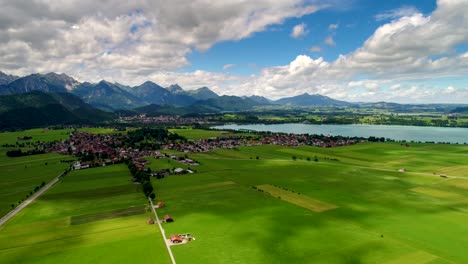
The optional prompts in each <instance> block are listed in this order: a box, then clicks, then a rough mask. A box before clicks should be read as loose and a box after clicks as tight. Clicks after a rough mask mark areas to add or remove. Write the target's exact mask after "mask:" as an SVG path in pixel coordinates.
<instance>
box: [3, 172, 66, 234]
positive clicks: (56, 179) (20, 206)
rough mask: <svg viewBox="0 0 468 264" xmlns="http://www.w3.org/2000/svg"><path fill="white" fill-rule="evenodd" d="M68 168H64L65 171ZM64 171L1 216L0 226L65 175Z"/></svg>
mask: <svg viewBox="0 0 468 264" xmlns="http://www.w3.org/2000/svg"><path fill="white" fill-rule="evenodd" d="M66 170H68V168H67V169H65V171H66ZM65 171H63V172H62V173H60V174H59V175H58V176H57V177H55V178H54V179H53V180H51V181H50V182H49V183H47V184H46V185H44V187H42V188H41V189H39V190H38V191H37V192H35V193H34V194H33V195H31V196H30V197H29V198H28V199H26V200H25V201H24V202H22V203H21V204H20V205H18V206H17V207H16V208H15V209H13V210H11V211H10V212H9V213H8V214H6V215H5V216H3V217H2V218H1V219H0V227H1V226H2V225H4V224H5V223H6V222H8V221H9V220H10V219H11V218H13V217H14V216H15V215H16V214H18V213H19V212H21V210H23V209H24V208H26V206H28V205H30V204H31V203H32V202H34V201H35V200H36V199H37V198H38V197H39V196H41V195H42V194H43V193H45V192H46V191H47V190H48V189H49V188H50V187H52V186H54V185H55V184H56V183H57V182H58V181H60V179H61V178H62V176H63V175H65Z"/></svg>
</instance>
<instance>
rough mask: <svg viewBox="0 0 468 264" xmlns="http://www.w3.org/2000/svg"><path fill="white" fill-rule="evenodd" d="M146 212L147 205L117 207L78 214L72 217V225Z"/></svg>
mask: <svg viewBox="0 0 468 264" xmlns="http://www.w3.org/2000/svg"><path fill="white" fill-rule="evenodd" d="M144 213H146V209H145V206H136V207H135V206H132V207H128V208H124V209H117V210H112V211H107V212H101V213H95V214H86V215H77V216H72V217H71V219H70V224H71V225H80V224H87V223H92V222H97V221H102V220H109V219H115V218H121V217H127V216H134V215H140V214H144Z"/></svg>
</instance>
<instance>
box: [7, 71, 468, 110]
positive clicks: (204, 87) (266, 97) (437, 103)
mask: <svg viewBox="0 0 468 264" xmlns="http://www.w3.org/2000/svg"><path fill="white" fill-rule="evenodd" d="M0 73H3V74H6V75H10V76H15V75H11V74H8V73H6V72H2V71H0ZM34 74H39V75H47V74H57V75H66V76H67V77H70V78H73V79H74V80H76V81H78V82H79V83H81V84H83V83H91V84H99V83H100V82H107V83H111V84H114V85H123V86H126V87H128V88H132V89H134V88H136V87H138V86H141V85H143V84H145V83H148V82H150V83H153V84H155V85H159V86H161V87H162V88H164V89H166V90H169V88H170V87H171V86H178V87H180V88H181V89H182V90H184V91H195V90H200V89H208V90H210V91H212V92H214V91H213V90H212V89H211V88H210V87H206V86H203V87H197V88H193V89H186V88H185V87H182V86H181V85H179V84H178V83H171V84H169V85H167V86H162V85H160V84H158V83H157V82H154V81H152V80H146V81H144V82H142V83H140V84H138V85H134V86H130V85H127V84H124V83H119V82H111V81H107V80H106V79H102V80H99V81H97V82H89V81H79V80H77V79H76V78H75V77H73V76H70V75H68V74H66V73H57V72H48V73H31V74H29V75H26V76H15V77H18V79H19V78H23V77H27V76H30V75H34ZM72 90H73V89H72ZM215 93H216V92H215ZM216 94H218V93H216ZM302 95H309V96H325V97H328V98H331V99H334V100H339V99H336V98H333V97H330V96H327V95H322V94H319V93H308V92H304V93H302V94H297V95H293V96H284V97H281V98H277V99H271V98H269V97H268V96H264V95H234V94H218V96H238V97H241V98H242V97H253V96H259V97H263V98H265V99H267V100H269V101H271V102H276V101H278V100H281V99H286V98H292V97H298V96H302ZM339 101H344V102H348V103H354V104H367V103H369V104H372V103H374V104H376V103H392V104H402V105H468V102H467V103H440V102H430V103H401V102H393V101H378V100H376V101H351V100H344V99H341V100H339Z"/></svg>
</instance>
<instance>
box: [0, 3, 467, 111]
mask: <svg viewBox="0 0 468 264" xmlns="http://www.w3.org/2000/svg"><path fill="white" fill-rule="evenodd" d="M0 6H1V7H2V8H1V9H0V71H2V72H5V73H8V74H14V75H18V76H25V75H28V74H31V73H48V72H57V73H66V74H68V75H70V76H72V77H74V78H76V79H77V80H79V81H90V82H98V81H100V80H103V79H105V80H107V81H111V82H119V83H122V84H126V85H139V84H141V83H143V82H145V81H146V80H151V81H153V82H155V83H158V84H160V85H162V86H169V85H170V84H174V83H178V84H179V85H181V86H182V87H184V88H185V89H196V88H199V87H203V86H207V87H209V88H211V89H212V90H214V91H215V92H217V93H218V94H229V95H238V96H242V95H260V96H265V97H267V98H270V99H278V98H282V97H289V96H295V95H300V94H303V93H310V94H322V95H326V96H330V97H332V98H335V99H340V100H347V101H353V102H369V101H373V102H375V101H389V102H399V103H468V0H437V1H435V0H412V1H410V0H392V1H377V0H328V1H324V0H256V1H249V0H232V1H220V0H219V1H214V0H211V1H210V0H133V1H127V0H101V1H95V0H29V1H23V0H0Z"/></svg>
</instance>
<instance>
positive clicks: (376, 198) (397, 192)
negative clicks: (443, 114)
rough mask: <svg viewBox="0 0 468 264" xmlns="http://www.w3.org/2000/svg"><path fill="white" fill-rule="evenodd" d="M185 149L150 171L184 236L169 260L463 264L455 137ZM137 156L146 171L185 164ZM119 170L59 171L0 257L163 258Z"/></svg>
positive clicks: (462, 195)
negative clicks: (165, 172)
mask: <svg viewBox="0 0 468 264" xmlns="http://www.w3.org/2000/svg"><path fill="white" fill-rule="evenodd" d="M172 132H177V133H178V134H182V135H184V136H185V137H187V138H189V139H198V138H203V137H212V136H216V135H218V136H219V135H220V134H216V133H219V132H217V131H214V133H212V131H203V130H196V129H193V130H172ZM167 152H168V153H171V154H176V155H180V156H184V155H186V153H177V152H176V151H174V150H171V151H167ZM47 155H52V154H47ZM39 156H42V155H39ZM188 156H189V157H190V158H191V159H194V160H196V161H197V162H198V163H199V164H200V165H199V166H193V167H192V169H194V170H195V171H196V173H194V174H185V175H170V176H166V177H165V178H163V179H160V180H157V179H155V178H153V179H152V184H153V186H154V189H155V193H156V196H157V198H156V200H162V201H164V203H165V205H166V206H165V207H162V208H159V209H157V211H158V214H159V216H160V217H161V216H163V215H166V214H169V215H170V216H172V218H173V219H174V220H175V221H174V222H173V223H164V224H163V227H164V229H165V234H166V236H170V235H171V234H182V233H190V234H191V235H192V236H193V237H195V238H196V240H195V241H192V242H189V243H188V244H185V245H178V246H173V247H171V249H172V252H173V253H174V256H175V259H176V261H177V263H179V264H181V263H182V264H183V263H431V264H443V263H467V262H468V252H467V251H466V250H465V249H466V245H467V244H468V240H467V238H466V236H465V235H464V234H467V233H468V194H467V191H468V159H467V158H468V147H467V146H463V145H441V144H439V145H438V144H416V143H415V144H410V145H408V144H400V143H361V144H357V145H352V146H346V147H337V148H318V147H309V146H301V147H284V146H272V145H263V146H255V147H238V148H235V149H231V150H227V149H217V150H214V151H211V152H207V153H197V154H188ZM59 157H60V156H59ZM62 157H63V156H62ZM16 159H19V158H16ZM147 160H148V161H149V162H150V164H149V165H147V167H150V168H151V170H152V171H157V170H161V169H173V168H175V167H182V168H187V166H186V165H184V164H181V163H179V162H176V161H175V160H172V159H167V158H163V159H156V158H153V157H150V158H147ZM39 165H40V164H39ZM39 165H38V166H39ZM43 165H44V164H42V165H41V166H43ZM49 165H50V163H49ZM402 168H404V171H405V172H399V171H398V170H400V169H402ZM440 174H445V175H447V177H446V178H445V177H440V176H439V175H440ZM130 178H131V175H130V174H129V172H128V169H127V167H126V166H125V165H112V166H106V167H99V168H92V169H86V170H81V171H73V172H71V173H70V174H69V175H67V176H66V177H65V178H64V179H63V180H61V181H60V182H59V183H58V184H56V185H55V186H54V187H52V188H51V189H50V190H49V191H47V192H46V193H45V194H44V195H42V196H41V197H40V198H39V199H38V200H37V201H36V202H34V203H33V204H32V205H30V206H28V207H27V208H25V209H24V210H23V211H22V212H20V213H19V214H18V215H17V216H16V217H15V218H13V219H12V220H11V221H10V222H8V223H7V224H6V225H5V226H3V227H0V263H39V262H40V263H59V262H65V263H89V262H96V263H115V262H122V263H128V262H132V263H170V261H169V256H168V254H167V251H166V249H165V245H164V242H163V240H162V236H161V234H160V231H159V229H158V228H157V227H156V226H154V225H147V224H146V219H147V217H150V216H151V213H150V211H149V210H148V203H147V201H146V200H145V198H144V196H143V194H142V192H141V190H140V186H139V185H135V184H132V183H131V182H130V181H129V180H130ZM26 252H27V253H26Z"/></svg>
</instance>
